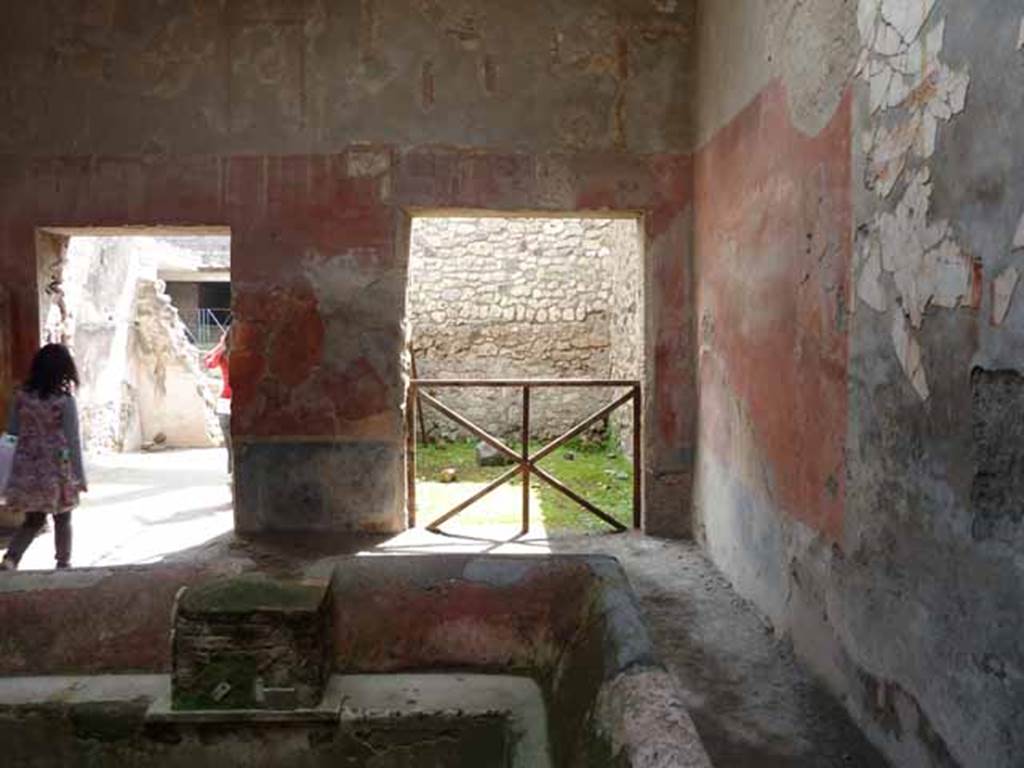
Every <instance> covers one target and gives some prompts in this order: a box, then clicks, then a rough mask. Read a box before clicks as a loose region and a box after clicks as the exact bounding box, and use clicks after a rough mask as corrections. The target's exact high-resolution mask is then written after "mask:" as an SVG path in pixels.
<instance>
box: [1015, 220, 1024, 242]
mask: <svg viewBox="0 0 1024 768" xmlns="http://www.w3.org/2000/svg"><path fill="white" fill-rule="evenodd" d="M1020 248H1024V215H1022V216H1021V217H1020V222H1019V223H1018V224H1017V234H1015V235H1014V236H1013V249H1014V250H1018V249H1020Z"/></svg>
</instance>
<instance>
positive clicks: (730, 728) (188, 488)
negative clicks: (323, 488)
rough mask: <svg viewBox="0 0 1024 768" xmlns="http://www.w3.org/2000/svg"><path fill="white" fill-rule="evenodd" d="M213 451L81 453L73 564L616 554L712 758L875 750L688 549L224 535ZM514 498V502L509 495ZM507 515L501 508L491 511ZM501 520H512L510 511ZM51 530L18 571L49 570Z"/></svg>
mask: <svg viewBox="0 0 1024 768" xmlns="http://www.w3.org/2000/svg"><path fill="white" fill-rule="evenodd" d="M223 465H224V454H223V451H220V450H212V451H180V452H166V453H160V454H134V455H131V454H130V455H123V456H111V457H104V458H103V459H100V460H94V461H92V462H90V468H89V469H90V493H89V495H88V496H87V497H85V501H84V503H83V505H82V507H81V508H80V509H79V510H78V511H77V512H76V513H75V547H74V563H75V565H76V566H87V565H120V564H127V563H146V562H155V561H158V560H161V559H188V560H207V559H218V560H223V559H229V560H238V561H241V563H240V564H241V565H242V566H243V567H245V566H246V565H250V566H259V567H264V568H271V569H280V570H284V571H294V572H306V573H309V572H310V571H312V570H316V569H317V568H318V563H319V564H320V565H326V564H327V561H329V560H330V559H332V558H333V557H336V556H337V555H339V554H354V553H355V554H362V555H377V556H386V555H388V554H399V553H401V554H412V553H432V554H437V553H444V552H481V553H486V552H494V553H533V554H540V555H543V554H546V553H549V552H583V553H601V554H610V555H613V556H616V557H618V558H619V560H620V561H621V562H622V564H623V566H624V568H625V570H626V572H627V574H628V575H629V578H630V580H631V582H632V584H633V587H634V589H635V590H636V592H637V595H638V597H639V599H640V602H641V606H642V609H643V612H644V614H645V617H646V619H647V622H648V626H649V628H650V631H651V634H652V637H653V640H654V643H655V646H656V647H657V648H658V650H659V654H660V656H661V658H662V660H663V661H664V662H665V663H666V664H667V665H668V667H669V668H670V669H671V670H672V671H673V672H674V673H675V674H676V676H677V677H678V679H679V681H680V683H681V686H682V688H683V690H684V692H685V696H686V700H687V703H688V704H689V707H690V711H691V714H692V715H693V719H694V721H695V723H696V725H697V728H698V730H699V731H700V734H701V737H702V739H703V740H704V742H705V746H706V747H707V750H708V753H709V754H710V755H711V757H712V759H713V760H714V761H715V764H716V765H722V766H730V768H746V767H747V766H750V767H751V768H753V767H754V766H756V767H757V768H782V766H786V767H787V768H789V767H792V768H833V767H839V766H841V767H843V768H875V767H876V766H885V765H886V763H885V761H884V760H883V758H882V757H881V756H880V755H879V754H878V753H877V752H876V751H875V750H874V748H873V747H872V746H871V745H870V744H868V743H867V742H866V740H865V739H864V737H863V736H862V735H861V733H860V732H859V731H858V730H857V728H856V727H855V726H854V725H853V724H852V723H851V721H850V720H849V718H848V717H847V716H846V713H845V712H844V711H843V710H842V708H841V707H840V706H839V705H838V704H837V703H836V702H835V701H834V700H833V699H832V698H831V697H830V696H829V695H828V694H827V693H825V691H824V690H823V689H822V688H821V687H820V686H819V685H818V684H817V683H816V682H815V681H814V680H813V679H812V678H811V677H810V676H809V675H808V674H807V673H806V672H804V671H803V670H802V669H801V668H800V666H799V665H798V664H797V663H796V661H795V660H794V658H793V656H792V654H791V652H790V650H789V648H788V646H787V645H786V643H785V642H781V641H779V640H778V639H776V637H775V636H774V634H773V633H772V631H771V628H770V627H769V626H768V625H767V624H766V623H765V622H764V621H763V620H762V619H761V618H760V616H759V615H758V614H757V612H756V611H755V610H754V609H753V608H752V607H751V606H750V605H749V604H748V603H747V602H746V601H744V600H743V599H742V598H740V597H739V596H738V595H737V594H736V593H735V592H734V591H733V590H732V589H731V587H730V586H729V584H728V582H727V581H726V580H725V579H724V578H723V577H722V576H721V575H720V574H719V573H718V571H717V570H716V569H715V567H714V566H713V565H712V564H711V563H710V561H708V560H707V558H705V557H704V555H703V554H702V552H701V551H700V549H699V548H698V547H696V546H695V545H693V544H689V543H685V542H669V541H663V540H658V539H652V538H647V537H644V536H641V535H638V534H620V535H591V536H584V535H579V536H549V535H548V534H547V532H546V531H544V530H543V527H542V526H540V525H539V524H535V525H534V527H533V529H532V530H531V532H530V533H529V534H527V535H525V536H520V535H518V526H516V525H511V524H502V525H492V526H482V525H465V524H460V522H459V520H458V518H456V519H455V520H453V521H451V522H450V523H449V524H448V525H446V526H445V534H433V533H430V532H427V531H425V530H422V529H415V530H410V531H406V532H405V533H402V534H400V535H398V536H393V537H352V536H345V537H325V536H316V537H304V536H298V537H287V538H286V537H280V536H278V537H274V538H273V539H269V540H266V541H263V540H255V541H253V540H248V541H242V540H238V539H235V538H234V537H233V535H231V533H230V532H231V528H232V511H231V493H230V488H229V486H228V484H227V474H226V473H225V472H224V470H223V469H222V467H223ZM508 503H509V504H518V497H516V498H514V499H513V498H511V497H510V498H509V499H508ZM504 517H505V518H506V519H509V516H508V515H505V516H504ZM512 519H514V516H513V517H512ZM52 563H53V544H52V535H51V534H43V535H42V536H40V537H39V539H37V540H36V542H35V543H34V544H33V546H32V547H31V548H30V549H29V551H28V553H27V554H26V556H25V558H24V560H23V562H22V567H23V568H50V567H52Z"/></svg>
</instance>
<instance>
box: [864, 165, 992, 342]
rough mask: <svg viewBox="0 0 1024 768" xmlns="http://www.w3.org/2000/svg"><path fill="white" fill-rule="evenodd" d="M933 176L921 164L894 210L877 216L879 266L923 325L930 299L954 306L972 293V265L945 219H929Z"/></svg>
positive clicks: (915, 322)
mask: <svg viewBox="0 0 1024 768" xmlns="http://www.w3.org/2000/svg"><path fill="white" fill-rule="evenodd" d="M931 192H932V188H931V180H930V177H929V172H928V169H927V168H925V169H922V170H921V171H919V172H918V174H917V175H916V176H915V177H914V179H913V180H912V181H911V183H910V185H909V186H908V187H907V190H906V192H905V193H904V195H903V199H902V200H900V203H899V205H897V206H896V211H895V213H883V214H882V215H881V217H880V218H879V221H878V233H879V238H880V245H881V253H882V266H884V268H885V269H886V270H887V271H889V272H892V274H893V280H894V282H895V283H896V287H897V289H898V290H899V293H900V298H901V301H902V303H903V309H904V311H905V312H906V313H907V314H908V315H909V317H910V322H911V324H912V325H913V326H914V327H915V328H920V327H921V321H922V320H923V318H924V312H925V310H926V309H927V308H928V305H929V304H930V303H933V302H934V303H935V304H936V305H938V306H941V307H947V308H950V309H952V308H955V307H957V306H959V305H960V303H961V302H962V301H963V300H964V299H965V298H967V297H968V296H969V295H970V289H971V280H972V269H971V264H970V263H969V259H968V258H967V256H966V255H965V254H964V253H963V251H961V249H960V247H959V246H958V245H957V244H956V240H955V239H954V237H953V232H952V229H951V227H950V226H949V224H948V223H947V222H945V221H937V222H933V223H929V222H928V209H929V207H930V204H931Z"/></svg>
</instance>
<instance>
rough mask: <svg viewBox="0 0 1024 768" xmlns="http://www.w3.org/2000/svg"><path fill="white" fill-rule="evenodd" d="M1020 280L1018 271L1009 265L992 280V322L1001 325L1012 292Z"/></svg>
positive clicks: (1010, 300) (1008, 308)
mask: <svg viewBox="0 0 1024 768" xmlns="http://www.w3.org/2000/svg"><path fill="white" fill-rule="evenodd" d="M1018 282H1020V272H1018V271H1017V268H1016V267H1009V268H1008V269H1006V270H1005V271H1004V272H1003V274H1001V275H1000V276H999V277H997V278H996V279H995V280H994V281H993V282H992V324H993V325H1002V324H1003V321H1004V320H1005V319H1006V315H1007V313H1008V312H1009V311H1010V303H1011V302H1012V301H1013V292H1014V291H1016V290H1017V283H1018Z"/></svg>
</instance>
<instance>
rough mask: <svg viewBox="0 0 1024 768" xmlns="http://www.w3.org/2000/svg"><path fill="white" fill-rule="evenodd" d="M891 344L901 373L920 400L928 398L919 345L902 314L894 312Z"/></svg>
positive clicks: (926, 380)
mask: <svg viewBox="0 0 1024 768" xmlns="http://www.w3.org/2000/svg"><path fill="white" fill-rule="evenodd" d="M892 343H893V347H894V348H895V350H896V357H897V358H898V359H899V361H900V365H901V366H902V367H903V372H904V373H905V374H906V375H907V378H908V379H909V380H910V384H911V386H913V387H914V391H915V392H917V394H918V396H919V397H920V398H921V399H922V400H927V399H928V397H929V394H930V393H929V390H928V379H927V377H926V375H925V371H924V365H923V363H922V360H921V345H920V344H918V342H917V339H916V338H914V332H913V329H912V328H911V327H910V324H909V323H908V322H907V318H906V317H904V315H903V313H902V312H896V313H895V316H894V317H893V323H892Z"/></svg>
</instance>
